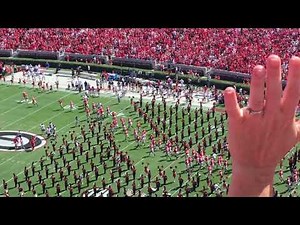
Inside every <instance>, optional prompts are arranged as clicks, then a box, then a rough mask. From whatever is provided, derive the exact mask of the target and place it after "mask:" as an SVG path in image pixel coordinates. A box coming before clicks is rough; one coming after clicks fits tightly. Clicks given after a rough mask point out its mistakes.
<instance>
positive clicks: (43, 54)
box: [15, 49, 58, 60]
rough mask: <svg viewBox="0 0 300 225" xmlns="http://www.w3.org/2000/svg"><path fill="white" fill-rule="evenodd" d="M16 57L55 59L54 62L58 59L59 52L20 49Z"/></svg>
mask: <svg viewBox="0 0 300 225" xmlns="http://www.w3.org/2000/svg"><path fill="white" fill-rule="evenodd" d="M15 56H16V57H18V58H33V59H53V60H55V59H58V52H50V51H34V50H23V49H18V50H17V51H16V55H15Z"/></svg>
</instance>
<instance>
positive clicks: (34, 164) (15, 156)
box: [0, 99, 132, 187]
mask: <svg viewBox="0 0 300 225" xmlns="http://www.w3.org/2000/svg"><path fill="white" fill-rule="evenodd" d="M111 101H112V99H111V100H109V101H108V102H105V103H103V105H104V104H107V103H109V102H111ZM128 107H130V106H128ZM128 107H125V108H124V109H122V110H121V111H120V112H122V111H124V110H125V109H127V108H128ZM120 112H119V113H120ZM107 119H108V118H106V119H105V120H107ZM105 120H104V121H105ZM104 121H103V122H104ZM73 123H74V122H71V123H69V124H67V125H65V126H64V127H62V128H60V129H59V130H58V131H57V132H59V131H60V130H62V129H64V128H65V127H67V126H70V125H71V124H73ZM131 144H132V143H131ZM131 144H130V145H131ZM128 146H129V145H128ZM128 146H126V148H127V147H128ZM20 153H21V152H19V153H16V155H15V156H13V157H11V158H10V159H7V160H5V161H4V163H5V162H7V161H9V160H11V159H12V158H14V157H16V156H17V154H20ZM36 164H37V162H35V163H34V165H36ZM28 166H29V167H28V169H30V168H31V163H30V164H28ZM22 173H24V171H21V172H19V173H18V174H17V176H19V175H20V174H22ZM11 180H13V178H10V179H9V180H8V181H6V182H7V183H8V182H10V181H11ZM2 186H3V184H1V185H0V187H2Z"/></svg>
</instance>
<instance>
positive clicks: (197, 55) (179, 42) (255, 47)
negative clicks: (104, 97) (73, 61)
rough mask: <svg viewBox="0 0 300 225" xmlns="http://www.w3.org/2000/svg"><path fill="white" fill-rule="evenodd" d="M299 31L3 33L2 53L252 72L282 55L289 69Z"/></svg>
mask: <svg viewBox="0 0 300 225" xmlns="http://www.w3.org/2000/svg"><path fill="white" fill-rule="evenodd" d="M299 32H300V31H299V29H286V28H272V29H257V28H255V29H251V28H249V29H241V28H231V29H207V28H195V29H193V28H188V29H187V28H138V29H137V28H120V29H118V28H110V29H108V28H101V29H90V28H86V29H81V28H55V29H54V28H33V29H32V28H30V29H24V28H21V29H15V28H1V29H0V49H14V50H15V49H18V48H19V49H32V50H47V51H65V52H71V53H82V54H103V55H108V56H116V57H129V58H139V59H152V60H155V61H156V62H158V63H159V62H170V61H172V62H175V63H181V64H187V65H196V66H206V67H212V68H218V69H226V70H230V71H238V72H245V73H249V72H250V71H251V69H252V68H253V66H254V65H256V64H262V63H263V60H264V59H265V58H266V56H268V55H270V54H272V53H273V54H277V55H279V56H280V57H281V58H282V59H283V70H284V71H286V70H287V62H288V59H289V58H290V57H291V55H298V49H299V47H298V46H299V41H298V38H299Z"/></svg>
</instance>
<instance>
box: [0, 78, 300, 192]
mask: <svg viewBox="0 0 300 225" xmlns="http://www.w3.org/2000/svg"><path fill="white" fill-rule="evenodd" d="M24 91H26V92H27V93H28V96H29V99H31V97H32V96H34V97H35V98H36V99H37V102H38V105H33V104H31V103H30V101H29V103H27V102H22V92H24ZM0 94H1V95H0V96H1V97H0V146H2V145H3V144H1V142H3V143H8V142H9V138H7V137H2V138H1V132H2V133H5V131H15V132H17V131H19V130H20V131H24V132H30V133H34V134H37V135H40V136H43V137H44V138H45V139H46V137H45V135H44V134H43V133H42V132H41V130H40V124H41V123H44V124H45V125H46V126H47V125H48V124H49V123H50V122H52V123H53V124H55V125H56V128H57V140H56V141H57V142H56V143H55V146H56V151H54V152H55V154H54V159H55V161H56V162H57V164H58V170H61V171H62V172H61V173H63V176H66V177H67V179H68V184H71V185H72V187H73V189H74V192H73V196H81V194H82V193H83V192H84V191H85V190H92V188H93V185H94V184H95V185H96V186H97V188H100V189H102V186H103V184H102V179H103V178H104V179H105V182H106V187H108V185H111V187H112V189H113V191H114V196H124V194H125V193H129V192H131V191H130V190H132V189H133V186H132V184H133V182H134V181H135V183H136V188H137V190H139V191H140V192H141V193H142V195H146V196H147V195H148V178H147V175H146V173H145V171H144V170H145V167H146V166H148V168H149V169H150V171H151V178H150V185H151V187H152V188H153V190H155V189H156V188H155V187H156V183H155V182H156V181H157V180H158V181H159V182H160V184H161V187H160V188H159V190H155V192H154V193H153V194H152V196H155V195H157V196H159V197H160V196H162V192H163V188H162V186H165V188H166V190H167V192H168V195H169V196H172V197H175V196H177V195H178V193H179V190H180V188H179V182H178V176H179V175H181V177H182V178H183V184H182V188H181V189H182V193H183V196H186V190H188V192H189V196H203V191H204V190H205V191H207V193H208V195H209V196H216V193H220V192H222V195H223V196H226V189H225V188H223V186H222V184H223V180H224V181H225V182H226V184H228V183H229V181H230V177H231V162H230V160H229V161H228V162H229V163H228V168H227V169H224V167H223V166H222V167H219V166H218V165H217V159H216V163H215V164H216V165H215V166H214V167H213V170H212V175H211V176H209V177H210V180H211V182H212V183H213V184H217V186H218V187H217V189H216V190H214V191H213V192H212V193H211V191H210V189H209V187H208V184H207V176H208V173H209V171H208V166H206V164H205V165H203V166H201V165H199V164H193V166H192V168H191V171H190V173H188V172H187V170H186V165H185V152H184V151H183V150H182V151H181V152H179V153H178V154H177V155H176V156H175V155H171V156H167V155H166V154H165V152H164V147H161V148H160V149H158V150H156V151H155V155H152V154H149V151H150V150H149V149H150V148H149V145H150V141H149V137H150V134H153V132H152V130H151V128H150V125H149V123H148V122H146V123H144V121H143V117H139V115H138V113H137V112H135V111H134V109H133V106H131V105H130V100H129V98H127V99H124V98H122V99H121V102H120V103H118V101H117V98H116V97H115V96H113V95H112V94H111V96H110V94H107V95H105V96H101V97H90V99H89V104H90V105H91V104H92V102H95V103H102V104H103V106H104V108H106V107H107V106H109V107H110V109H111V111H114V112H116V115H117V118H118V121H119V120H120V118H124V119H125V120H126V121H127V120H128V118H131V119H132V120H133V127H132V128H129V130H128V131H129V137H128V138H127V139H125V135H124V132H123V129H122V126H121V123H120V122H119V127H118V128H117V129H116V130H115V131H114V132H113V134H114V137H115V141H116V145H117V147H118V148H119V150H120V151H122V152H123V153H125V152H127V153H128V155H129V156H130V159H131V161H132V164H133V165H134V166H135V167H136V177H135V179H133V176H132V171H131V170H130V169H129V170H127V166H126V163H124V162H122V163H121V169H122V170H121V174H120V175H121V176H119V172H118V171H117V169H116V167H115V166H114V165H113V160H112V155H110V156H108V157H107V154H106V152H105V151H104V152H103V153H100V148H99V145H97V143H96V138H95V136H94V137H92V134H91V133H90V132H89V129H88V127H89V123H88V121H87V119H86V114H85V110H84V107H83V102H82V94H79V93H78V92H73V91H40V90H38V89H33V88H30V87H27V86H17V85H13V86H11V85H7V84H1V85H0ZM59 99H62V100H63V102H64V104H65V105H66V107H65V109H62V108H61V107H60V105H59V103H58V100H59ZM70 101H73V102H74V104H75V109H74V110H70V109H68V107H67V106H68V104H69V102H70ZM143 104H144V105H145V103H143ZM144 105H143V108H144ZM150 105H151V104H150ZM182 106H184V107H186V105H185V104H183V105H182ZM180 107H181V106H180ZM168 109H169V106H168V107H167V112H169V111H168ZM156 110H157V109H156ZM193 110H194V109H192V111H193ZM150 114H151V113H149V116H150ZM157 114H158V112H157V111H155V118H156V116H157ZM191 115H192V121H194V113H191ZM76 116H78V117H79V118H80V126H78V127H75V117H76ZM160 116H161V117H163V110H162V111H161V112H160ZM169 116H170V114H169V113H168V117H167V118H169ZM172 116H173V117H174V114H172ZM181 117H182V115H181V108H180V109H179V110H178V120H179V122H178V125H179V133H180V132H181V130H182V127H181V125H182V123H181V119H182V118H181ZM216 117H217V120H218V126H217V129H218V135H219V137H218V139H221V140H223V138H224V137H225V135H226V130H227V124H226V121H224V125H225V134H224V135H222V134H221V131H220V122H219V117H220V114H219V113H216ZM92 118H95V115H92ZM111 121H112V117H111V116H107V117H105V118H104V119H103V122H102V123H103V124H104V125H105V124H107V127H109V125H110V123H111ZM185 121H186V125H185V127H184V130H185V135H184V140H186V141H189V137H192V139H193V148H194V149H195V150H197V143H196V142H195V139H194V133H195V130H194V126H193V123H191V135H190V136H188V134H187V125H188V119H187V117H186V118H185ZM138 122H140V123H141V129H145V130H146V131H147V138H146V142H145V143H144V144H142V145H141V146H137V142H136V141H135V139H134V135H133V129H134V128H135V127H136V125H137V123H138ZM210 123H211V124H212V131H211V132H212V134H213V135H212V137H213V138H212V141H213V143H212V144H213V145H214V144H216V142H217V138H215V136H214V134H215V132H214V129H215V127H214V126H213V124H214V118H213V117H211V118H210ZM174 124H175V120H174V119H173V126H172V129H171V137H172V138H173V139H174V135H175V125H174ZM83 125H84V128H83V129H85V131H86V133H87V137H88V138H89V139H90V141H91V146H92V147H93V146H95V147H96V151H97V152H96V155H95V157H94V156H93V153H92V150H88V145H87V142H83V140H82V137H81V130H80V127H82V126H83ZM126 125H127V122H126ZM207 125H208V121H207V120H206V114H205V113H204V124H203V127H204V129H205V138H208V135H209V133H208V131H207ZM201 128H202V127H201V126H199V127H198V132H199V141H201V140H202V137H201ZM71 131H72V132H73V131H75V134H76V136H77V137H78V139H79V140H80V142H83V148H84V154H82V155H81V154H80V153H79V152H78V151H77V152H75V155H76V157H75V158H76V159H75V160H74V159H73V154H72V153H71V151H70V152H69V153H67V152H64V153H63V155H64V157H65V158H66V161H67V162H69V164H70V165H71V173H70V175H68V173H67V167H66V166H64V165H63V160H62V157H60V155H59V152H58V150H57V149H58V148H59V146H60V145H62V137H63V136H65V135H66V136H67V139H68V140H69V141H70V132H71ZM97 131H98V130H97V129H96V133H97ZM99 134H100V139H101V140H102V141H103V143H104V146H105V147H104V149H106V148H107V146H108V145H109V143H108V142H107V141H105V140H104V135H103V130H101V132H100V133H99ZM179 136H180V135H179ZM179 139H180V138H179ZM52 143H54V140H51V139H50V138H49V139H46V145H45V146H42V147H40V148H38V149H35V150H34V151H30V152H25V151H14V149H11V150H6V151H0V179H1V181H2V179H5V181H6V182H7V184H8V190H9V194H10V196H19V191H18V189H17V188H15V187H14V180H13V173H15V174H16V175H17V176H18V182H19V183H20V187H22V188H23V189H24V196H25V197H27V196H28V197H30V196H33V193H32V191H29V190H28V189H29V188H28V185H27V183H26V181H25V177H24V167H25V166H26V167H27V168H28V169H29V177H30V180H31V182H32V185H33V186H34V189H35V190H36V192H37V195H38V196H45V194H43V193H42V186H41V184H40V183H39V180H38V173H40V174H41V176H42V180H44V181H45V183H46V189H47V190H48V192H49V195H50V196H56V185H57V184H59V185H60V188H61V195H62V196H70V191H69V189H65V185H64V180H61V179H60V173H59V171H55V166H54V163H52V164H51V162H50V158H49V157H46V155H45V148H46V146H49V152H51V151H52ZM8 145H9V143H8ZM163 146H164V145H163ZM86 152H89V157H88V160H87V161H86V154H87V153H86ZM100 155H103V160H104V162H105V163H106V164H107V169H106V171H104V168H103V163H100V159H99V158H100ZM206 155H208V156H212V148H211V145H210V146H208V147H207V148H206ZM218 155H219V153H217V156H218ZM41 157H42V158H43V159H44V160H45V162H44V168H43V169H42V168H41V167H40V162H39V161H40V159H41ZM224 158H225V159H226V158H227V153H224ZM78 160H80V167H79V168H78V167H77V162H78ZM91 162H92V163H94V164H95V166H96V167H97V168H99V178H98V179H97V180H96V177H95V173H94V171H92V169H91ZM32 165H33V166H34V167H35V175H33V174H32ZM46 165H47V167H48V169H49V177H48V178H46V174H45V166H46ZM287 165H288V164H287V160H285V161H284V172H285V173H284V177H285V178H286V177H287V176H289V175H290V172H289V169H288V168H287ZM82 166H84V168H85V169H86V171H87V172H88V173H89V177H90V182H89V184H87V182H86V179H85V178H83V179H82V181H83V182H82V185H81V190H80V192H79V191H78V188H77V182H76V183H75V178H74V173H76V174H77V175H78V176H79V175H81V174H82ZM159 169H160V170H161V171H165V174H166V177H167V179H166V182H165V185H164V181H163V179H162V177H161V176H160V174H159ZM173 170H175V171H176V173H177V175H176V179H175V180H174V178H173ZM220 170H222V171H223V179H220V175H219V171H220ZM111 172H112V173H113V174H114V182H112V180H111ZM127 172H128V175H129V182H128V185H127V184H126V173H127ZM141 174H143V175H144V176H145V182H144V183H145V184H144V185H143V187H141V185H140V179H139V178H140V175H141ZM188 174H189V175H188ZM52 175H53V176H54V177H55V182H54V187H53V186H52V179H51V176H52ZM197 177H199V178H198V179H199V180H200V183H199V185H197V186H196V187H193V180H196V179H197ZM117 179H120V182H121V191H120V193H117V186H116V181H117ZM274 183H275V188H276V189H277V190H278V191H279V193H280V194H282V195H283V196H288V195H289V194H290V192H289V191H287V185H286V184H285V183H283V182H281V181H280V180H279V177H278V175H277V174H276V178H275V182H274ZM297 187H298V185H297V184H295V186H293V187H292V189H294V190H296V191H297V192H298V188H297ZM124 189H125V190H124ZM292 189H291V190H292ZM3 192H4V190H3V184H2V182H1V183H0V193H1V195H2V194H3ZM136 195H137V194H136Z"/></svg>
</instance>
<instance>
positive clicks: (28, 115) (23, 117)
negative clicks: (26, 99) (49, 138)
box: [1, 92, 73, 129]
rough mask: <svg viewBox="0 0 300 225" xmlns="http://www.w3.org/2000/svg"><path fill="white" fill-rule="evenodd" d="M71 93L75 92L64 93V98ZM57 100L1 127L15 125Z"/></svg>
mask: <svg viewBox="0 0 300 225" xmlns="http://www.w3.org/2000/svg"><path fill="white" fill-rule="evenodd" d="M71 94H73V93H72V92H71V93H68V94H66V95H64V96H63V97H62V98H65V97H67V96H69V95H71ZM56 102H57V100H55V101H52V102H50V103H49V104H47V105H45V106H43V107H41V108H39V109H38V110H36V111H34V112H31V113H29V114H27V115H26V116H25V117H21V118H20V119H18V120H15V121H14V122H12V123H10V124H7V125H6V126H4V127H2V128H1V129H3V128H6V127H9V126H11V125H13V124H15V123H17V122H19V121H21V120H23V119H25V118H27V117H28V116H31V115H33V114H36V113H37V112H39V111H41V110H42V109H44V108H47V107H48V106H49V105H52V104H54V103H56Z"/></svg>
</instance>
